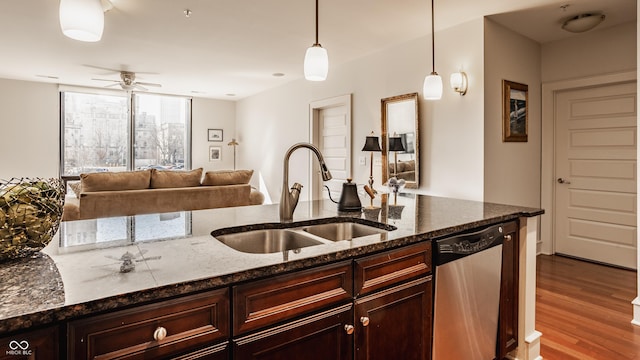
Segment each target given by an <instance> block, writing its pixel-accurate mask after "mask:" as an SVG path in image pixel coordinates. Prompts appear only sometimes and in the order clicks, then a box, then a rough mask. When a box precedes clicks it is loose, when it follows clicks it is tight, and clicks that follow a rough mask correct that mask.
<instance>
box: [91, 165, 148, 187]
mask: <svg viewBox="0 0 640 360" xmlns="http://www.w3.org/2000/svg"><path fill="white" fill-rule="evenodd" d="M80 182H81V183H82V192H93V191H119V190H141V189H148V188H149V183H150V182H151V170H138V171H121V172H99V173H88V174H80Z"/></svg>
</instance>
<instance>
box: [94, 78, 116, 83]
mask: <svg viewBox="0 0 640 360" xmlns="http://www.w3.org/2000/svg"><path fill="white" fill-rule="evenodd" d="M91 80H95V81H112V82H117V83H118V82H120V80H111V79H91Z"/></svg>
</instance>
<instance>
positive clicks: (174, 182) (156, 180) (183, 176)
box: [151, 168, 202, 189]
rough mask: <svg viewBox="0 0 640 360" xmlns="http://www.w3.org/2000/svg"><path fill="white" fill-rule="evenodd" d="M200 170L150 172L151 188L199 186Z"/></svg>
mask: <svg viewBox="0 0 640 360" xmlns="http://www.w3.org/2000/svg"><path fill="white" fill-rule="evenodd" d="M201 178H202V168H198V169H193V170H187V171H176V170H157V169H153V170H151V188H152V189H162V188H178V187H192V186H200V179H201Z"/></svg>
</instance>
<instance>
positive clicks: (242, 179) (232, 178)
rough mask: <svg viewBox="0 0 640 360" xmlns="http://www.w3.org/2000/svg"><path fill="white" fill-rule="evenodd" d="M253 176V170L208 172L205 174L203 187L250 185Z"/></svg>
mask: <svg viewBox="0 0 640 360" xmlns="http://www.w3.org/2000/svg"><path fill="white" fill-rule="evenodd" d="M252 175H253V170H219V171H207V172H206V173H205V174H204V179H203V180H202V185H209V186H221V185H242V184H248V183H249V180H251V176H252Z"/></svg>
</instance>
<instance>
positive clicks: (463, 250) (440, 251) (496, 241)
mask: <svg viewBox="0 0 640 360" xmlns="http://www.w3.org/2000/svg"><path fill="white" fill-rule="evenodd" d="M503 239H504V236H503V229H502V225H494V226H491V227H489V228H486V229H483V230H480V231H476V232H473V233H468V234H462V235H455V236H452V237H448V238H443V239H440V240H436V242H435V252H434V255H435V261H436V264H438V263H440V264H441V263H444V262H449V261H452V260H455V259H457V258H460V257H464V256H467V255H471V254H475V253H478V252H480V251H483V250H486V249H489V248H492V247H494V246H497V245H500V244H502V241H503Z"/></svg>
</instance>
